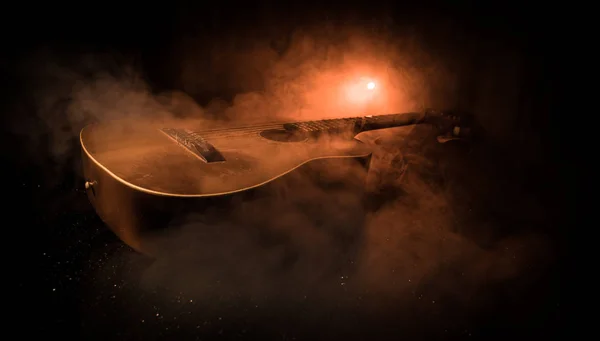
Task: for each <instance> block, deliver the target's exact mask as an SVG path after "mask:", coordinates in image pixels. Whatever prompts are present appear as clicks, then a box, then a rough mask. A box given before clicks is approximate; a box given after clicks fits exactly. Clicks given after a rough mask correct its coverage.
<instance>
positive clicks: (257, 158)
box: [80, 122, 371, 254]
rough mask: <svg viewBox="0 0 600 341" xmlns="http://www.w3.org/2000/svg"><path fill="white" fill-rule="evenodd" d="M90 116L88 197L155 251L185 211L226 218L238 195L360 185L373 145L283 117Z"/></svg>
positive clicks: (126, 237)
mask: <svg viewBox="0 0 600 341" xmlns="http://www.w3.org/2000/svg"><path fill="white" fill-rule="evenodd" d="M166 128H167V129H165V124H160V125H156V124H144V125H140V124H139V123H134V122H115V123H111V124H93V125H89V126H87V127H85V128H84V129H83V130H82V131H81V134H80V139H81V146H82V159H83V170H84V176H85V179H86V188H87V189H88V197H89V200H90V202H91V203H92V205H93V206H94V208H95V210H96V212H97V213H98V215H99V216H100V217H101V218H102V220H103V221H104V222H105V223H106V224H107V225H108V226H109V227H110V228H111V229H112V231H113V232H114V233H115V234H116V235H117V236H118V237H119V238H120V239H121V240H122V241H124V242H125V243H126V244H128V245H129V246H131V247H132V248H134V249H136V250H138V251H140V252H142V253H147V254H155V253H157V252H158V249H159V248H160V247H159V246H158V245H159V244H160V239H161V235H162V233H164V231H165V228H166V227H168V226H170V225H171V224H173V223H174V222H177V221H181V220H184V219H186V217H187V216H189V215H190V214H197V213H203V212H207V214H208V213H210V214H212V215H213V216H214V217H215V218H216V219H227V218H228V212H230V210H232V209H233V208H235V207H236V205H239V203H241V202H247V201H252V200H253V199H256V198H260V197H262V196H271V197H272V196H279V197H282V198H283V197H285V196H287V195H293V193H294V192H295V191H301V190H302V189H303V187H304V186H309V185H310V186H321V187H323V188H335V187H336V186H337V187H340V186H341V187H344V188H345V189H347V190H351V191H353V192H356V195H360V194H361V192H362V191H363V190H364V184H365V181H366V175H367V172H368V167H369V163H370V157H371V150H370V148H369V147H368V146H367V145H366V144H364V143H362V142H361V141H360V140H358V139H355V138H354V137H353V136H350V135H344V136H342V135H335V136H329V137H321V138H312V137H307V136H302V135H298V134H290V133H289V132H287V131H286V130H285V129H284V128H283V125H282V124H277V123H274V124H265V125H262V126H255V127H252V128H231V129H203V128H202V126H201V125H200V126H194V124H190V123H189V122H187V123H172V122H171V124H170V125H167V127H166Z"/></svg>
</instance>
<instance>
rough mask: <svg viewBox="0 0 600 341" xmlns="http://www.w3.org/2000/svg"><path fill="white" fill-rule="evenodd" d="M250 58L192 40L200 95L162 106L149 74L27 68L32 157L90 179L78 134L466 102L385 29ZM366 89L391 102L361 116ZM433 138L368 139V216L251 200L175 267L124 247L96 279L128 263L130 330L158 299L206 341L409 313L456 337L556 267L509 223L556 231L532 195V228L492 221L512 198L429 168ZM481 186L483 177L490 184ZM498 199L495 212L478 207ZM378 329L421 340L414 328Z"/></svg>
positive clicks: (189, 79)
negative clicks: (346, 87) (229, 326)
mask: <svg viewBox="0 0 600 341" xmlns="http://www.w3.org/2000/svg"><path fill="white" fill-rule="evenodd" d="M239 46H240V45H238V44H235V42H231V41H225V42H223V43H220V44H219V43H218V44H215V45H214V46H212V47H211V48H210V51H208V53H204V54H202V53H200V52H202V51H204V52H206V47H204V46H194V42H187V43H186V44H185V47H186V49H187V50H186V51H190V52H188V53H187V54H185V53H182V55H181V56H180V58H179V60H178V65H180V72H179V74H178V76H177V77H175V78H176V79H175V83H177V84H178V86H179V88H181V89H183V90H184V92H185V93H184V92H179V91H168V92H158V93H157V91H156V90H155V89H153V88H152V87H151V86H149V85H148V84H149V83H148V82H147V80H146V75H144V73H143V72H141V67H140V66H139V65H138V64H136V63H137V62H136V61H131V60H126V61H123V60H116V59H115V57H114V56H98V55H89V56H86V57H83V58H80V57H79V56H78V58H77V59H76V60H77V62H76V63H75V64H73V63H72V60H71V59H68V60H67V61H65V60H61V58H56V57H55V56H53V55H52V53H51V52H49V51H45V52H43V53H42V52H41V53H40V54H39V55H37V56H36V57H35V58H33V59H32V60H30V61H29V62H28V63H25V64H24V65H26V66H27V67H26V69H27V72H28V73H29V74H30V75H35V77H36V78H35V79H36V82H35V88H34V90H33V95H32V97H31V100H32V105H33V106H34V107H35V110H36V112H37V116H36V118H37V119H38V120H39V122H41V123H40V125H41V126H42V127H43V128H41V130H40V134H36V135H33V136H27V137H26V140H27V144H26V146H27V147H29V148H30V150H31V151H32V152H31V155H36V154H35V153H33V151H34V150H39V149H40V148H46V147H47V148H49V150H50V154H49V155H50V159H51V160H52V162H53V165H54V166H55V167H56V169H58V170H57V171H56V172H59V171H61V170H64V169H72V170H75V171H77V172H79V169H80V165H79V164H78V163H77V158H76V157H74V155H76V154H77V153H78V149H79V146H78V144H77V141H76V137H77V134H78V133H79V131H80V129H81V128H82V127H83V126H84V125H85V124H88V123H90V122H94V121H98V122H108V121H112V120H120V119H133V120H139V121H140V122H165V121H167V120H177V121H179V122H180V123H181V122H183V123H185V122H186V120H195V119H215V118H216V119H220V120H221V119H222V120H228V121H235V122H236V123H239V122H248V123H251V122H260V121H273V120H285V119H290V120H304V119H317V118H327V117H348V116H356V115H360V114H362V113H364V112H369V113H392V112H404V111H409V110H415V109H420V108H422V107H423V106H425V105H427V106H433V107H452V106H454V105H456V103H455V102H454V101H453V100H452V98H453V96H455V95H457V88H458V85H457V84H458V82H459V79H458V78H457V77H456V76H453V72H452V68H451V65H450V66H449V65H447V64H444V63H442V61H441V60H435V59H434V58H432V57H431V55H430V54H429V53H426V51H425V48H424V47H423V46H422V45H421V44H419V43H418V42H417V41H416V39H415V38H414V37H404V38H401V39H398V38H395V39H394V40H392V39H391V37H390V36H389V35H386V34H385V33H381V32H375V33H372V34H370V35H369V34H365V33H364V32H363V33H359V32H357V31H356V30H350V29H349V30H339V29H337V28H332V27H329V28H328V27H325V28H323V27H316V28H314V29H308V30H303V31H299V32H297V33H295V34H293V35H292V37H291V38H290V39H289V41H288V42H287V48H285V49H283V50H280V49H276V48H274V47H272V46H271V44H269V42H265V41H260V40H257V41H251V42H246V43H245V44H242V47H241V48H240V47H239ZM200 55H202V56H203V58H199V56H200ZM40 61H44V62H43V63H39V62H40ZM361 77H369V78H372V79H375V80H376V82H377V85H378V89H382V90H381V92H380V94H381V95H380V97H379V98H378V99H377V100H375V101H372V102H369V103H368V104H364V103H358V104H357V103H353V102H351V101H349V100H348V98H347V97H346V96H345V94H346V93H345V92H344V91H343V90H340V89H343V86H341V85H343V84H348V82H351V81H353V80H354V79H359V78H361ZM440 84H445V86H444V89H443V91H438V89H439V88H440V87H441V85H440ZM215 89H218V90H221V91H222V92H223V93H228V92H235V93H236V94H235V95H234V96H233V97H231V98H230V99H228V98H226V97H227V96H224V97H223V98H216V99H211V100H208V101H204V103H199V102H201V97H202V94H203V93H206V92H207V91H213V92H214V91H216V90H215ZM432 89H433V90H432ZM194 98H196V99H197V100H196V99H194ZM20 128H21V127H19V126H14V131H15V132H18V131H23V130H22V129H20ZM432 134H433V133H432V132H431V131H428V130H427V128H425V127H423V128H418V129H417V128H415V129H413V128H398V129H391V130H389V131H381V132H372V133H369V134H364V135H362V136H361V139H362V140H364V141H365V142H367V143H369V144H371V146H372V148H373V149H374V155H373V160H372V170H371V173H370V174H369V184H370V186H371V189H370V190H371V192H370V194H369V195H368V196H367V198H368V205H365V202H364V200H363V197H361V196H359V195H357V194H356V193H354V192H349V191H348V190H346V189H344V188H336V189H330V188H326V187H323V186H319V185H315V184H314V181H313V179H311V178H309V177H303V176H300V177H299V178H298V179H295V180H294V181H296V183H295V185H296V186H294V189H293V190H291V189H289V188H284V189H283V190H281V191H279V192H277V191H275V192H274V193H273V195H272V196H270V197H265V198H261V199H256V200H253V201H248V202H243V203H240V204H239V206H238V207H237V208H236V209H235V210H233V211H230V212H227V213H226V216H224V215H221V216H219V215H217V216H216V217H215V216H214V215H213V216H210V217H209V216H206V215H191V216H188V217H186V219H185V221H183V222H178V223H177V224H176V226H171V227H170V228H169V230H170V231H173V232H171V233H169V234H168V235H167V236H165V241H164V242H163V248H164V250H165V252H164V255H165V256H164V257H161V258H159V259H156V260H154V261H152V262H146V261H141V260H140V256H139V255H137V254H134V253H131V252H130V251H129V250H127V249H124V248H122V249H119V250H118V251H116V252H113V253H112V254H111V257H110V258H109V259H108V260H107V262H106V264H105V265H104V266H102V267H100V268H99V269H95V272H96V274H94V276H95V277H97V278H106V277H107V276H105V275H106V274H107V273H109V272H113V271H114V270H113V269H114V267H115V266H117V267H121V268H126V269H129V271H125V270H123V272H122V273H120V274H119V276H120V278H121V281H122V282H123V283H127V286H128V287H129V289H128V291H127V290H126V291H123V295H126V296H127V295H129V296H128V297H125V298H122V299H123V302H124V303H122V306H123V309H125V310H126V311H127V312H128V314H129V315H131V316H133V317H131V319H132V320H134V319H135V320H136V321H138V320H142V319H143V318H141V317H139V316H141V315H144V314H146V315H147V313H146V312H142V311H143V309H142V308H141V307H142V304H141V303H139V302H138V301H136V299H135V298H134V297H139V295H140V294H139V293H145V295H147V296H145V297H151V298H149V299H150V300H151V301H152V302H153V304H154V305H153V309H155V310H156V311H157V316H159V315H160V318H161V319H164V320H165V322H164V323H165V325H171V324H173V325H177V326H181V328H188V327H193V328H195V327H196V325H197V324H200V322H198V321H199V319H208V320H210V319H212V320H215V319H217V318H219V319H221V318H226V319H230V320H236V319H243V318H246V321H250V322H248V323H250V324H252V323H253V322H252V321H254V322H256V321H261V319H263V318H264V319H266V320H268V321H270V322H269V323H266V324H265V325H266V326H268V325H278V323H281V324H283V325H285V324H286V323H287V324H290V323H292V322H290V321H296V322H297V321H299V320H302V321H303V323H305V324H312V325H314V326H316V327H315V328H319V326H326V325H330V326H335V327H331V328H332V330H338V329H340V330H346V329H348V328H350V327H351V326H344V325H343V324H344V323H343V322H339V321H342V317H340V316H346V317H348V316H354V318H355V319H356V321H359V320H361V319H362V320H369V319H370V318H373V319H374V320H375V319H376V318H375V317H373V316H380V315H385V316H387V317H388V318H390V316H409V315H410V314H414V315H415V316H416V315H419V314H439V315H436V316H444V318H445V320H444V319H443V318H440V319H438V320H436V321H437V322H436V323H439V326H441V327H447V326H454V327H452V328H459V327H456V326H462V325H464V323H466V322H465V320H466V319H467V317H469V316H471V317H472V316H474V315H476V314H477V312H478V310H479V309H481V308H482V307H483V306H486V305H488V304H494V302H497V300H498V296H497V293H496V291H495V289H490V288H496V287H501V286H502V285H504V284H505V283H509V282H511V281H514V280H517V279H519V278H521V279H523V278H524V277H525V275H526V274H527V275H528V276H527V278H528V279H532V278H533V277H534V276H529V275H531V273H532V272H535V271H537V270H538V269H539V268H543V266H544V264H546V263H547V262H548V261H549V258H548V257H549V255H550V254H551V252H550V249H549V246H548V244H547V243H546V241H545V240H544V239H543V238H542V237H541V236H540V235H538V234H535V233H524V234H515V233H508V234H506V233H504V234H502V233H496V232H489V231H500V230H502V231H505V229H504V228H503V226H504V225H506V224H508V225H511V224H525V225H527V224H531V225H532V226H536V225H539V224H544V223H545V222H544V217H543V216H542V215H543V214H541V213H539V211H540V210H541V209H540V208H539V207H537V205H538V204H537V203H535V202H534V201H533V199H531V200H530V199H529V198H527V197H526V196H525V195H522V193H520V195H521V196H520V200H514V202H512V203H511V204H512V206H511V207H513V209H515V210H516V208H517V207H519V208H520V209H521V210H522V211H526V212H527V213H528V215H529V216H533V217H531V218H528V219H529V220H527V221H526V222H522V221H516V217H518V216H520V213H517V212H515V211H510V212H508V213H506V212H502V213H498V212H495V211H494V210H493V209H491V210H490V209H489V207H494V205H496V207H500V206H501V205H505V204H506V203H505V202H503V203H501V204H499V203H498V202H497V201H496V200H495V199H496V198H500V197H502V195H503V193H505V192H506V188H498V186H494V185H493V184H494V183H497V182H498V181H499V180H498V178H490V177H486V175H485V174H486V173H485V172H483V171H479V170H478V169H477V168H476V167H477V165H473V164H471V165H469V164H466V162H465V161H464V160H461V161H455V160H453V159H452V160H451V155H450V156H449V154H448V153H447V152H445V153H444V155H442V161H432V160H434V158H433V156H434V155H433V154H432V153H433V152H431V151H429V150H427V148H429V147H427V143H426V140H427V137H431V136H432ZM394 146H396V147H394ZM436 156H437V157H439V156H440V155H436ZM271 161H276V160H271ZM73 167H75V168H73ZM440 169H442V170H443V171H440ZM346 170H348V172H349V173H351V174H354V175H355V173H356V174H358V173H359V170H355V169H352V168H346ZM478 172H479V173H484V175H481V176H480V177H479V178H478V176H479V175H477V174H479V173H478ZM474 174H475V175H474ZM346 176H347V175H346ZM461 177H462V178H463V180H456V179H460V178H461ZM464 178H467V180H464ZM477 181H479V182H477ZM469 184H470V185H471V187H469ZM490 184H492V185H490ZM488 185H489V186H488ZM472 187H477V188H478V189H479V190H480V191H481V192H476V191H475V189H474V188H472ZM482 188H485V189H486V190H485V191H484V190H483V189H482ZM515 191H516V192H517V193H518V190H515ZM474 193H475V194H474ZM484 199H486V200H487V199H489V200H488V201H489V202H490V203H486V204H485V205H483V204H481V203H480V201H483V200H484ZM507 210H509V209H507ZM490 211H494V212H490ZM498 215H502V216H508V217H509V219H513V220H509V221H502V220H500V219H497V218H496V217H497V216H498ZM491 225H502V226H491ZM478 231H488V232H485V233H480V232H478ZM511 231H512V230H511ZM124 264H125V265H124ZM532 269H533V270H532ZM90 275H91V274H90ZM108 277H111V276H108ZM112 278H114V276H112ZM523 280H524V279H523ZM111 283H112V282H110V281H109V280H106V283H104V282H102V283H96V284H93V285H91V289H89V290H91V291H92V293H93V292H94V291H95V290H103V289H102V288H104V287H109V286H110V285H109V284H111ZM132 287H133V288H134V289H131V288H132ZM517 291H518V289H515V293H513V294H514V295H516V292H517ZM175 298H176V299H175ZM175 301H176V302H177V303H175ZM182 302H185V304H184V303H182ZM191 302H193V304H190V303H191ZM144 306H145V304H144ZM157 307H159V308H157ZM258 307H268V309H264V310H261V309H259V308H258ZM249 309H250V310H249ZM182 311H185V312H186V313H187V312H189V314H187V315H185V316H182V315H181V312H182ZM456 311H458V312H459V313H456V314H455V313H454V312H456ZM410 312H412V313H410ZM336 314H337V315H338V316H337V317H331V316H335V315H336ZM378 314H379V315H378ZM403 314H404V315H403ZM146 315H144V316H146ZM199 316H203V317H202V318H200V317H199ZM248 316H252V318H250V317H248ZM357 316H359V317H357ZM174 317H177V318H178V320H174V319H173V318H174ZM325 317H327V318H325ZM145 318H147V317H145ZM167 319H168V320H169V322H167V321H166V320H167ZM400 319H402V318H400ZM392 320H393V319H392ZM335 321H338V322H335ZM444 321H445V322H444ZM371 322H372V324H375V325H377V324H378V323H381V324H386V325H387V326H388V327H390V326H391V325H393V324H394V323H395V324H397V325H400V326H403V327H405V328H410V326H409V325H410V322H409V321H408V320H406V321H395V322H389V321H387V322H376V321H375V322H373V321H371ZM256 323H258V322H256ZM305 324H304V325H305ZM297 325H300V324H297ZM203 328H204V327H203ZM206 328H209V327H206ZM265 328H267V327H265ZM335 328H337V329H335ZM390 328H391V327H390ZM217 329H218V328H217ZM203 330H204V329H203ZM331 333H334V331H331ZM325 334H327V333H326V332H325Z"/></svg>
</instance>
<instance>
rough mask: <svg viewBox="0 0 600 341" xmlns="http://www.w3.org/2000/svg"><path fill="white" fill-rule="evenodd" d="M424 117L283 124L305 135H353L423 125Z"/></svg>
mask: <svg viewBox="0 0 600 341" xmlns="http://www.w3.org/2000/svg"><path fill="white" fill-rule="evenodd" d="M425 117H426V115H425V114H424V113H420V112H409V113H403V114H390V115H376V116H363V117H348V118H336V119H329V120H316V121H304V122H295V123H286V124H284V128H285V129H286V130H288V131H298V132H302V133H307V134H315V133H316V134H318V133H330V132H352V133H354V134H358V133H362V132H365V131H370V130H377V129H386V128H394V127H402V126H407V125H412V124H418V123H424V122H425Z"/></svg>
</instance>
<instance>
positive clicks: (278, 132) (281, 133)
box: [260, 129, 306, 142]
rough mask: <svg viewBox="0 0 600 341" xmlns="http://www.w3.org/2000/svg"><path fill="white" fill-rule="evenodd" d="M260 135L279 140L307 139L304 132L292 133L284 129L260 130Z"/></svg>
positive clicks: (300, 140) (298, 140) (296, 140)
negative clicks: (303, 134)
mask: <svg viewBox="0 0 600 341" xmlns="http://www.w3.org/2000/svg"><path fill="white" fill-rule="evenodd" d="M260 136H262V137H263V138H265V139H267V140H271V141H277V142H302V141H304V140H305V139H306V137H305V136H302V134H297V133H292V132H289V131H286V130H283V129H268V130H263V131H261V132H260Z"/></svg>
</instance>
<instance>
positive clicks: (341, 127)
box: [283, 117, 361, 134]
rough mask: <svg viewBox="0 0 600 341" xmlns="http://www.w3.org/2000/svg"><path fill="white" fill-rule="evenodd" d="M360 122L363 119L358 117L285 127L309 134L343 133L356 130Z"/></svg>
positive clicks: (307, 122)
mask: <svg viewBox="0 0 600 341" xmlns="http://www.w3.org/2000/svg"><path fill="white" fill-rule="evenodd" d="M360 120H361V118H356V117H348V118H335V119H329V120H318V121H304V122H295V123H286V124H284V125H283V126H284V128H285V129H286V130H288V131H300V132H303V133H308V134H314V133H320V132H342V131H352V130H355V129H356V127H357V123H358V122H359V121H360Z"/></svg>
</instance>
